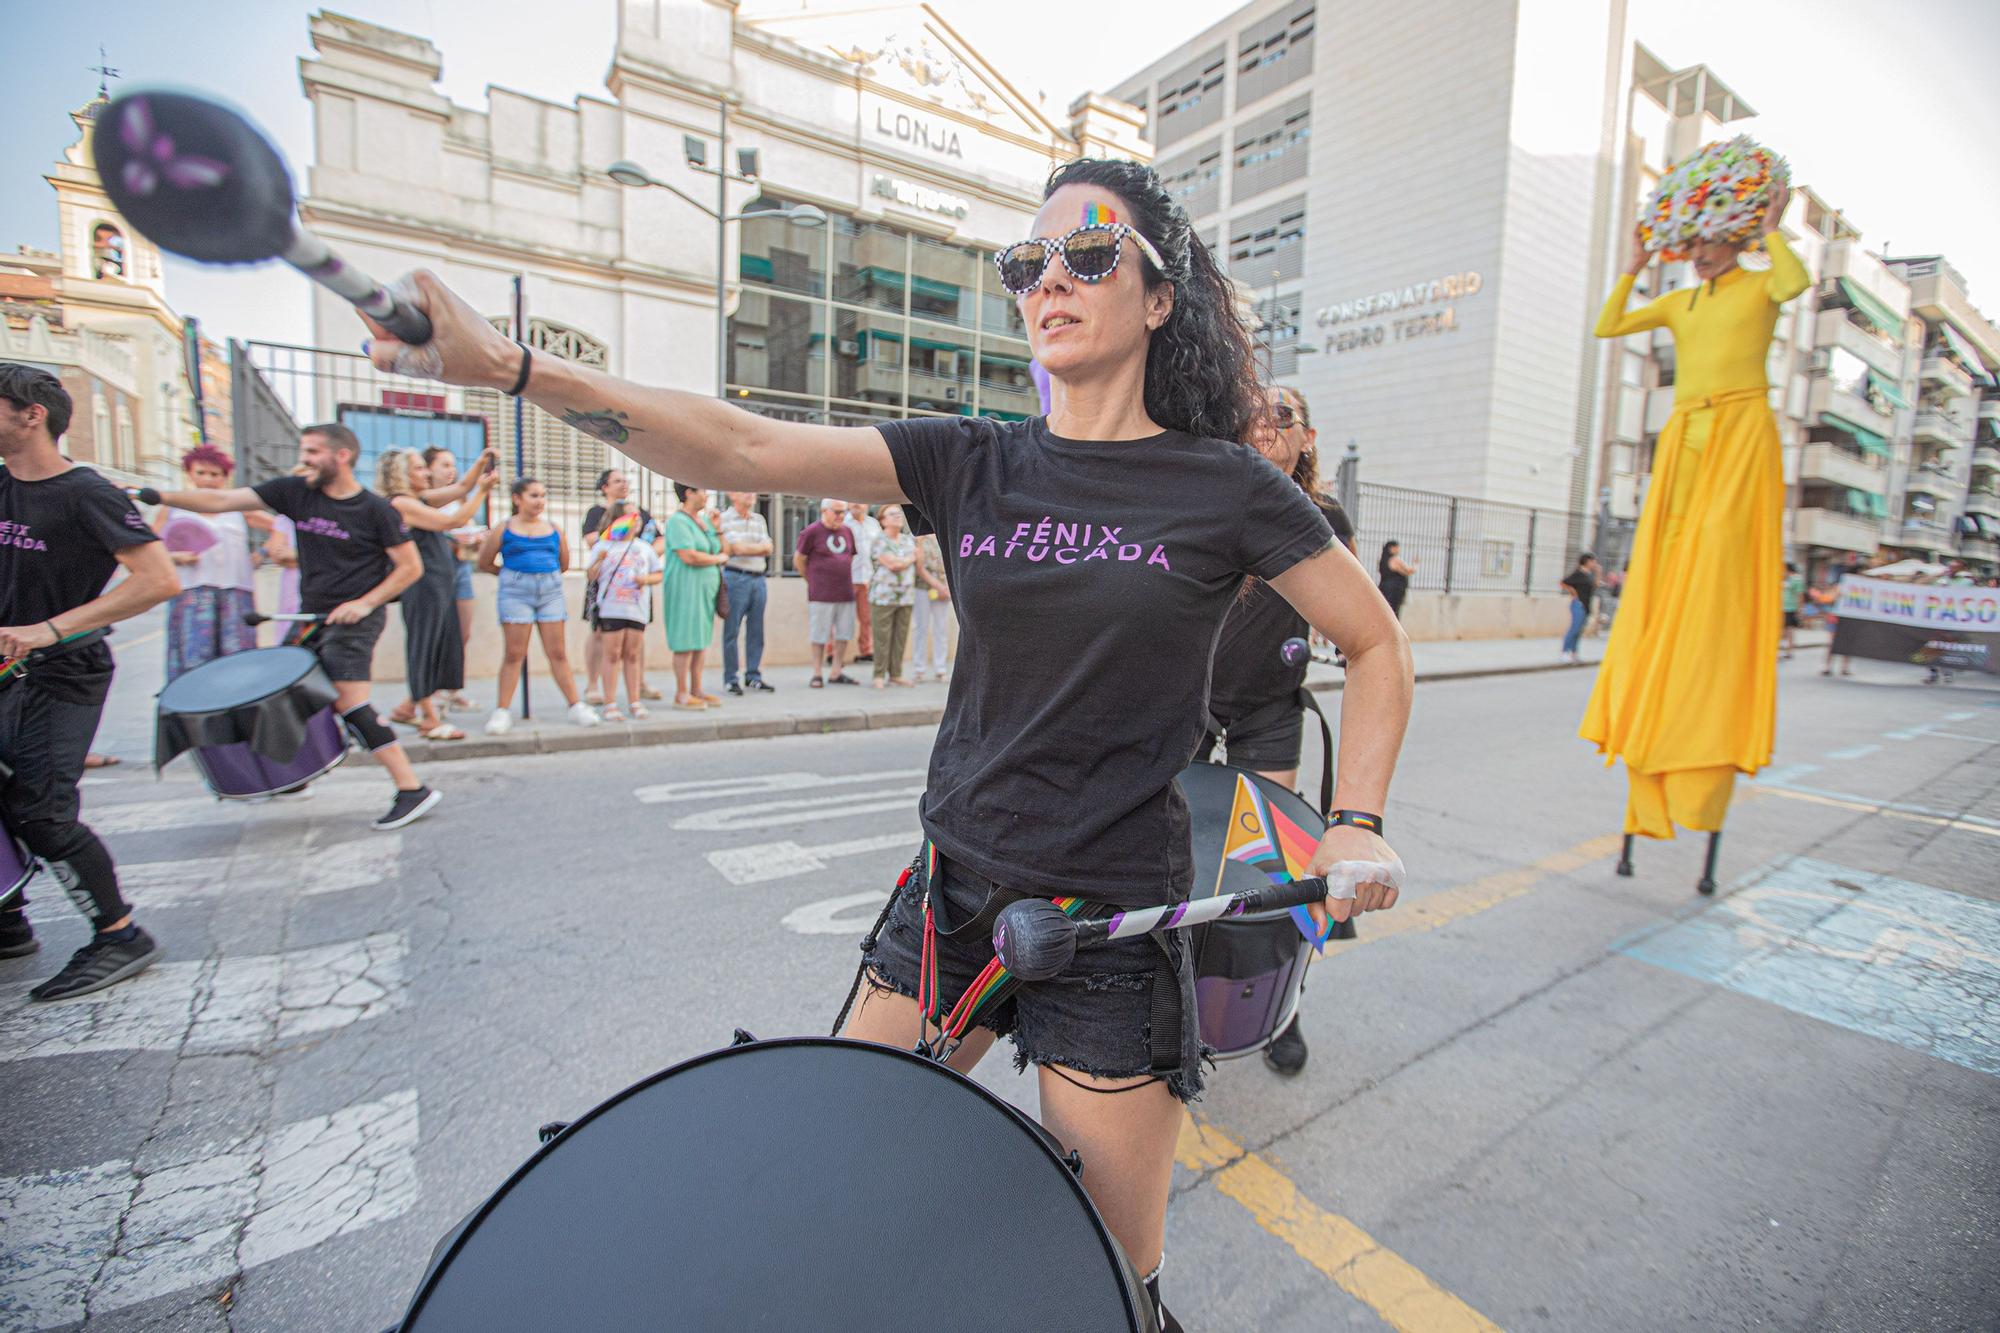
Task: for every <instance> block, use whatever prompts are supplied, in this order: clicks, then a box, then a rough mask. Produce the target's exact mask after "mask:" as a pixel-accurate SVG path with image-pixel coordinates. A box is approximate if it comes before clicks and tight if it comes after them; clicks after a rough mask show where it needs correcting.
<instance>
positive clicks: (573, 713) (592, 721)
mask: <svg viewBox="0 0 2000 1333" xmlns="http://www.w3.org/2000/svg"><path fill="white" fill-rule="evenodd" d="M569 720H570V721H571V723H573V724H574V725H576V726H579V727H594V726H596V725H597V724H598V723H600V722H602V721H604V719H603V718H601V717H599V716H598V715H597V710H596V709H594V708H592V707H591V706H590V705H589V704H587V703H585V702H583V701H582V700H581V699H579V700H577V701H576V702H575V703H573V704H571V705H570V706H569Z"/></svg>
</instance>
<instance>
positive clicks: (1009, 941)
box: [993, 879, 1352, 981]
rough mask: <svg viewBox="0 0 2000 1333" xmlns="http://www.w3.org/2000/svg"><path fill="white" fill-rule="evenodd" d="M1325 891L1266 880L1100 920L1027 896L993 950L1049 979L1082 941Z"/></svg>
mask: <svg viewBox="0 0 2000 1333" xmlns="http://www.w3.org/2000/svg"><path fill="white" fill-rule="evenodd" d="M1350 892H1352V891H1351V890H1350ZM1326 895H1327V883H1326V881H1325V880H1323V879H1295V880H1293V881H1291V882H1290V883H1288V884H1264V885H1260V886H1258V887H1257V888H1254V889H1245V890H1244V891H1243V892H1241V893H1226V894H1222V895H1220V896H1218V897H1214V898H1203V899H1201V900H1200V901H1199V902H1185V903H1170V904H1168V905H1167V906H1165V907H1145V908H1139V909H1137V910H1134V911H1129V912H1116V913H1113V914H1112V915H1111V916H1108V917H1104V918H1102V919H1101V920H1095V921H1078V920H1076V919H1075V918H1074V917H1070V916H1066V915H1064V913H1063V910H1062V909H1061V908H1060V907H1057V906H1056V905H1055V904H1054V903H1052V902H1050V901H1049V900H1048V899H1046V898H1023V899H1021V900H1020V901H1019V902H1012V903H1009V904H1007V906H1005V907H1003V908H1001V909H1000V915H999V916H998V917H997V918H996V919H995V920H994V922H993V952H994V954H995V956H997V957H998V958H999V959H1000V965H1001V966H1002V967H1004V968H1006V969H1007V970H1008V971H1009V972H1012V973H1013V974H1014V975H1015V976H1017V977H1019V978H1020V979H1021V980H1023V981H1047V980H1048V979H1049V978H1050V977H1053V976H1056V975H1057V974H1059V973H1060V972H1061V971H1062V970H1063V969H1064V968H1066V967H1068V966H1069V964H1070V959H1072V958H1074V957H1075V956H1076V951H1077V949H1078V948H1079V947H1080V946H1082V945H1086V944H1095V943H1097V942H1098V941H1099V940H1120V939H1125V938H1127V937H1128V936H1132V935H1147V934H1151V933H1153V932H1155V931H1167V930H1184V929H1186V928H1187V927H1189V926H1199V925H1202V924H1204V923H1205V922H1209V921H1215V920H1218V919H1220V918H1222V917H1231V916H1245V915H1249V914H1252V913H1256V912H1276V911H1282V910H1284V909H1287V908H1292V907H1305V906H1307V905H1309V904H1311V903H1316V902H1318V901H1319V900H1320V899H1322V898H1324V897H1326Z"/></svg>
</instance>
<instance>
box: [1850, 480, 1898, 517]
mask: <svg viewBox="0 0 2000 1333" xmlns="http://www.w3.org/2000/svg"><path fill="white" fill-rule="evenodd" d="M1847 507H1848V508H1849V509H1851V510H1853V511H1854V512H1855V513H1857V514H1863V515H1866V516H1867V517H1870V518H1887V517H1888V516H1889V501H1888V500H1887V498H1885V497H1883V496H1880V495H1877V494H1875V492H1873V491H1858V490H1855V489H1854V488H1853V487H1849V488H1848V491H1847Z"/></svg>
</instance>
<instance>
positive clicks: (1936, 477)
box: [1903, 467, 1965, 500]
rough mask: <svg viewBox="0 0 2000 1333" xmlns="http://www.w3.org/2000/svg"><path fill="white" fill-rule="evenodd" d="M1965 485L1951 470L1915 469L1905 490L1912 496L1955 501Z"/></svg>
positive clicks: (1904, 486)
mask: <svg viewBox="0 0 2000 1333" xmlns="http://www.w3.org/2000/svg"><path fill="white" fill-rule="evenodd" d="M1964 485H1965V483H1964V482H1963V481H1962V480H1961V479H1960V478H1959V477H1958V476H1957V475H1955V474H1954V473H1953V472H1952V470H1951V469H1949V468H1938V467H1914V468H1911V469H1910V479H1909V480H1908V481H1907V482H1905V483H1904V485H1903V489H1904V490H1905V491H1906V492H1908V493H1909V494H1911V495H1931V496H1936V497H1937V498H1938V499H1940V500H1950V499H1955V498H1956V497H1957V495H1958V493H1959V491H1960V490H1961V489H1962V488H1963V487H1964Z"/></svg>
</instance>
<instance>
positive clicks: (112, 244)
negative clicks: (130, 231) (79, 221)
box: [90, 222, 125, 282]
mask: <svg viewBox="0 0 2000 1333" xmlns="http://www.w3.org/2000/svg"><path fill="white" fill-rule="evenodd" d="M90 276H91V277H93V278H116V279H117V280H118V281H120V282H123V281H124V280H125V233H124V232H122V231H120V230H118V228H116V227H114V226H112V225H111V224H110V223H109V222H100V223H98V224H97V225H96V226H94V227H92V228H91V229H90Z"/></svg>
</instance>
